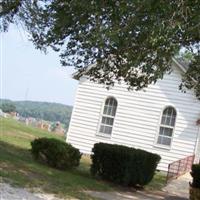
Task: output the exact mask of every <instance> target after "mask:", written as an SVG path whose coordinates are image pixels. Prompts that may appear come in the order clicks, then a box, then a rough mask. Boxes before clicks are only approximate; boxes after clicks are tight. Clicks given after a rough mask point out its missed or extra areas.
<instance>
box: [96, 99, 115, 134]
mask: <svg viewBox="0 0 200 200" xmlns="http://www.w3.org/2000/svg"><path fill="white" fill-rule="evenodd" d="M116 110H117V100H116V99H115V98H113V97H108V98H107V99H106V101H105V105H104V108H103V111H102V112H103V113H102V117H101V123H100V128H99V133H103V134H109V135H110V134H111V133H112V128H113V123H114V118H115V114H116Z"/></svg>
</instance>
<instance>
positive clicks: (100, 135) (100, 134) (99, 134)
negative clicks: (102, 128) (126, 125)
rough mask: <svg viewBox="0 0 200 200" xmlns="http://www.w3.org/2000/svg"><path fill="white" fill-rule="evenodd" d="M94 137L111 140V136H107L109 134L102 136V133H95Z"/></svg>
mask: <svg viewBox="0 0 200 200" xmlns="http://www.w3.org/2000/svg"><path fill="white" fill-rule="evenodd" d="M95 136H97V137H103V138H108V139H110V138H111V135H109V134H103V133H96V134H95Z"/></svg>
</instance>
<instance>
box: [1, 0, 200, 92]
mask: <svg viewBox="0 0 200 200" xmlns="http://www.w3.org/2000/svg"><path fill="white" fill-rule="evenodd" d="M5 2H7V4H8V6H6V3H5V5H4V6H3V11H4V10H5V11H7V10H8V11H7V12H3V17H6V16H7V15H8V16H9V15H10V13H13V15H11V16H12V17H11V18H14V17H15V16H17V17H15V18H17V19H19V20H20V22H22V23H23V25H24V26H25V27H26V29H27V31H28V32H29V33H30V35H31V36H32V38H31V40H32V41H33V43H34V45H35V46H36V48H38V49H42V50H44V51H45V50H46V49H47V48H48V47H51V48H53V50H55V51H58V52H60V56H61V63H62V64H63V65H66V66H68V65H71V66H75V67H76V69H77V70H78V73H77V77H80V76H82V75H83V74H87V75H89V77H90V79H91V80H93V81H96V82H99V83H104V84H107V85H109V86H110V85H113V84H114V83H115V82H116V80H117V81H122V80H123V81H125V82H126V83H127V85H128V86H129V88H130V89H141V88H143V87H147V86H148V85H149V84H150V83H155V82H156V81H157V80H158V79H160V78H162V77H163V75H164V73H165V72H166V71H168V70H170V66H171V58H172V57H173V56H175V55H176V53H177V52H179V51H180V49H182V48H184V49H187V50H188V51H189V52H191V54H192V56H194V57H195V56H200V23H199V21H200V15H199V10H200V3H199V0H184V1H183V0H176V1H175V0H173V1H156V0H134V1H127V0H121V1H116V0H109V1H88V0H84V1H80V0H73V1H69V0H68V1H60V0H52V1H46V0H38V1H30V0H27V1H20V2H21V3H20V4H15V5H14V7H15V8H16V9H14V10H13V9H12V7H10V6H9V5H10V2H12V1H5ZM12 5H13V4H12ZM6 8H9V9H6ZM6 22H7V23H9V20H7V21H5V23H6ZM5 23H3V25H4V24H5ZM3 25H2V26H3ZM192 62H194V61H192ZM93 63H96V66H95V67H93V68H90V69H89V70H88V69H86V66H87V65H89V64H93ZM196 64H197V68H200V63H199V59H197V60H196ZM196 72H197V73H199V72H198V71H196ZM187 77H188V76H187ZM194 80H195V77H194ZM183 81H185V80H183ZM191 84H195V82H191ZM193 89H194V91H195V92H196V91H197V95H198V94H199V93H200V92H199V87H193Z"/></svg>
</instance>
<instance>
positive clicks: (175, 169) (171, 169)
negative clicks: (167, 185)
mask: <svg viewBox="0 0 200 200" xmlns="http://www.w3.org/2000/svg"><path fill="white" fill-rule="evenodd" d="M193 162H194V155H191V156H187V157H185V158H183V159H180V160H177V161H174V162H172V163H170V164H169V165H168V172H167V182H168V181H169V180H170V179H174V178H178V177H179V176H181V175H183V174H185V173H186V172H189V171H190V170H191V167H192V164H193Z"/></svg>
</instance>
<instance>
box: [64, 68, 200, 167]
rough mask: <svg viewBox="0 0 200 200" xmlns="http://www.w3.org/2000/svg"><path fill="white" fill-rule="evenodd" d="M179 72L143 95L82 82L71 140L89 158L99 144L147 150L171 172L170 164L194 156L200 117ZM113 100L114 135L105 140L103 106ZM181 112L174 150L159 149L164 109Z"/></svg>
mask: <svg viewBox="0 0 200 200" xmlns="http://www.w3.org/2000/svg"><path fill="white" fill-rule="evenodd" d="M180 83H181V74H180V71H179V69H177V68H176V67H174V70H173V72H172V73H171V74H166V75H165V76H164V78H163V80H159V81H158V82H157V83H156V84H155V85H150V86H149V87H148V88H145V89H144V90H141V91H128V90H127V85H126V84H116V85H115V86H114V87H113V88H110V89H109V90H107V89H106V88H105V87H104V86H102V85H99V84H96V83H93V82H89V81H87V80H85V81H81V82H80V84H79V87H78V90H77V95H76V100H75V103H74V108H73V114H72V117H71V122H70V126H69V130H68V134H67V141H68V142H69V143H71V144H72V145H73V146H75V147H77V148H79V149H80V150H81V152H82V153H86V154H90V153H91V149H92V148H93V145H94V144H95V143H97V142H106V143H115V144H121V145H126V146H130V147H135V148H140V149H144V150H146V151H149V152H153V153H157V154H159V155H160V156H161V157H162V159H161V162H160V163H159V165H158V169H160V170H167V166H168V164H169V163H171V162H173V161H176V160H178V159H181V158H184V157H185V156H188V155H192V154H193V153H194V151H195V143H196V138H197V133H198V127H197V126H196V120H197V119H198V118H199V116H200V103H199V101H198V100H197V99H196V98H195V96H194V94H193V92H192V91H187V92H186V93H183V92H181V91H180V90H179V89H178V87H179V84H180ZM108 96H113V97H115V98H116V99H117V102H118V105H117V113H116V115H115V119H114V126H113V129H112V134H111V136H110V137H109V138H106V137H100V136H99V135H97V134H96V133H98V131H99V123H100V120H101V117H100V116H101V115H102V109H103V106H104V105H103V102H104V101H105V99H106V98H107V97H108ZM169 105H170V106H172V107H174V108H175V109H176V112H177V116H176V122H175V128H174V132H173V141H172V143H171V147H170V149H166V148H162V147H158V146H157V145H155V141H157V138H158V133H159V128H160V124H161V116H162V110H163V108H164V107H166V106H169Z"/></svg>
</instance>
